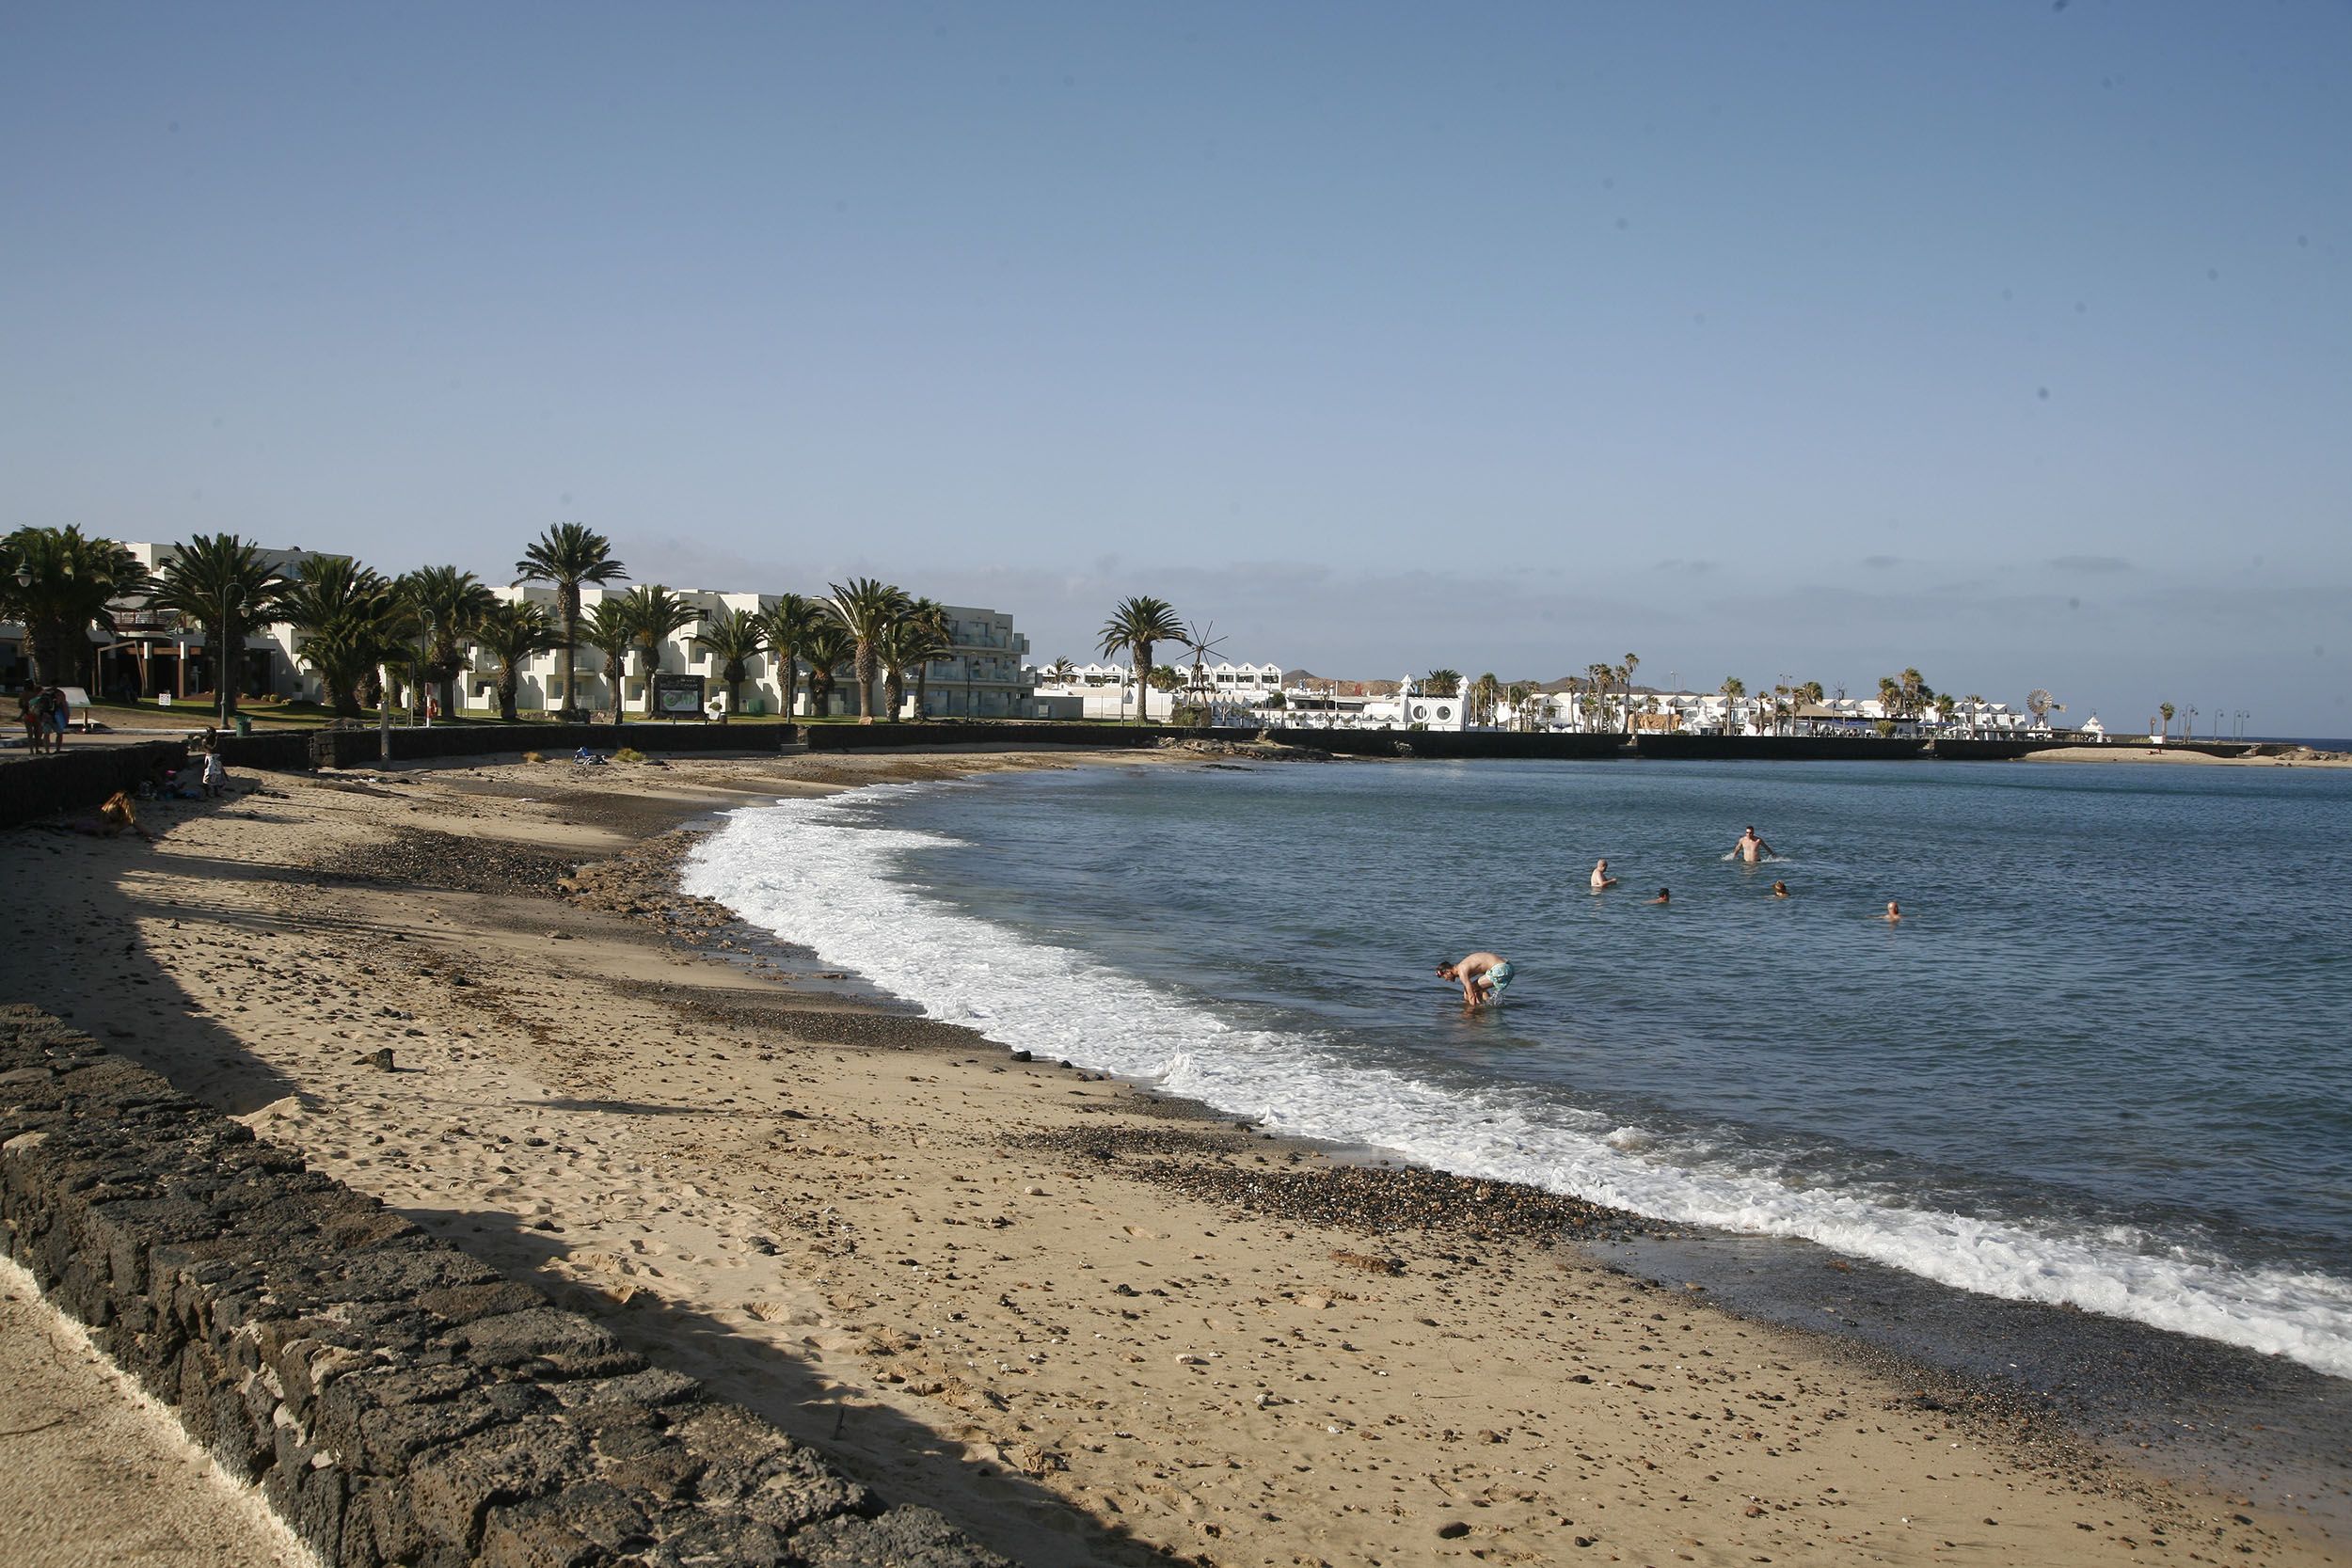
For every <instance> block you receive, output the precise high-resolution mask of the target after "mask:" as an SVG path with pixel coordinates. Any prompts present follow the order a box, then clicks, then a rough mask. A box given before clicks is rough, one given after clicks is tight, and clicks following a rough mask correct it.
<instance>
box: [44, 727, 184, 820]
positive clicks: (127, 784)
mask: <svg viewBox="0 0 2352 1568" xmlns="http://www.w3.org/2000/svg"><path fill="white" fill-rule="evenodd" d="M187 759H188V749H187V747H185V746H183V745H182V744H181V743H180V742H179V741H177V740H149V741H141V742H139V743H137V744H136V745H131V746H102V745H92V744H89V743H88V742H84V743H82V744H80V745H76V744H75V743H74V742H72V741H71V740H69V741H67V742H66V748H65V750H64V751H63V752H60V753H59V754H57V755H56V756H39V757H20V758H13V759H11V760H9V761H8V762H7V763H6V764H0V828H10V827H14V826H15V825H16V824H17V823H19V822H30V821H33V820H35V819H36V818H39V817H43V816H55V815H56V814H57V813H58V812H67V811H95V810H96V809H97V808H98V806H99V805H100V804H101V803H102V802H103V801H104V800H105V799H106V797H107V796H109V795H112V794H113V793H114V792H115V791H116V790H118V789H127V790H130V791H132V792H133V793H134V794H135V793H137V790H138V785H139V781H140V780H142V779H145V778H147V777H148V776H149V775H150V774H151V773H153V772H155V771H156V769H157V768H158V767H159V766H160V767H163V768H180V767H183V766H184V765H185V764H186V762H187Z"/></svg>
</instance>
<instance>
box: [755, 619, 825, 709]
mask: <svg viewBox="0 0 2352 1568" xmlns="http://www.w3.org/2000/svg"><path fill="white" fill-rule="evenodd" d="M824 617H825V607H824V606H823V605H822V604H821V603H819V602H818V601H817V600H815V599H810V598H803V596H802V595H800V594H777V595H776V602H775V603H774V604H772V605H770V606H769V607H768V612H767V614H765V615H764V616H762V617H761V618H760V625H761V626H762V627H763V629H764V630H765V631H766V633H767V641H768V652H769V653H770V654H771V655H772V656H773V657H774V658H775V661H776V673H777V680H778V683H779V684H780V685H782V687H783V688H784V716H785V717H786V718H787V719H789V718H791V717H792V709H793V705H794V704H795V702H796V701H797V700H798V697H799V692H800V684H801V674H800V657H801V651H802V650H803V648H805V647H806V646H807V645H808V640H809V635H810V633H812V632H814V631H815V630H816V629H817V626H818V623H819V622H821V621H822V620H823V619H824Z"/></svg>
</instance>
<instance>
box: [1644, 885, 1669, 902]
mask: <svg viewBox="0 0 2352 1568" xmlns="http://www.w3.org/2000/svg"><path fill="white" fill-rule="evenodd" d="M1674 896H1675V895H1674V890H1673V889H1672V888H1662V887H1661V888H1660V889H1659V890H1658V896H1657V897H1655V898H1653V899H1651V900H1650V902H1651V903H1653V904H1671V903H1673V902H1674Z"/></svg>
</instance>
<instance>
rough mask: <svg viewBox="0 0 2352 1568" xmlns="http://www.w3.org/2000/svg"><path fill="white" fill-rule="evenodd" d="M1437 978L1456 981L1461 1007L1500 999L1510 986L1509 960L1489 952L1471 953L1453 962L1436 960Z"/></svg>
mask: <svg viewBox="0 0 2352 1568" xmlns="http://www.w3.org/2000/svg"><path fill="white" fill-rule="evenodd" d="M1438 979H1440V980H1454V981H1458V982H1460V984H1461V987H1462V1006H1465V1007H1478V1006H1486V1004H1487V1003H1490V1002H1499V1001H1501V1000H1502V993H1503V992H1504V991H1505V990H1509V989H1510V985H1511V961H1510V960H1509V959H1508V958H1502V957H1501V956H1499V955H1497V954H1493V953H1472V954H1470V955H1469V956H1467V957H1465V958H1461V959H1459V960H1458V961H1456V962H1454V963H1447V964H1439V965H1438Z"/></svg>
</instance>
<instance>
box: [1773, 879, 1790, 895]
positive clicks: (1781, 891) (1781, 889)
mask: <svg viewBox="0 0 2352 1568" xmlns="http://www.w3.org/2000/svg"><path fill="white" fill-rule="evenodd" d="M1772 896H1773V897H1775V898H1786V897H1788V883H1787V882H1774V883H1773V884H1772Z"/></svg>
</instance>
